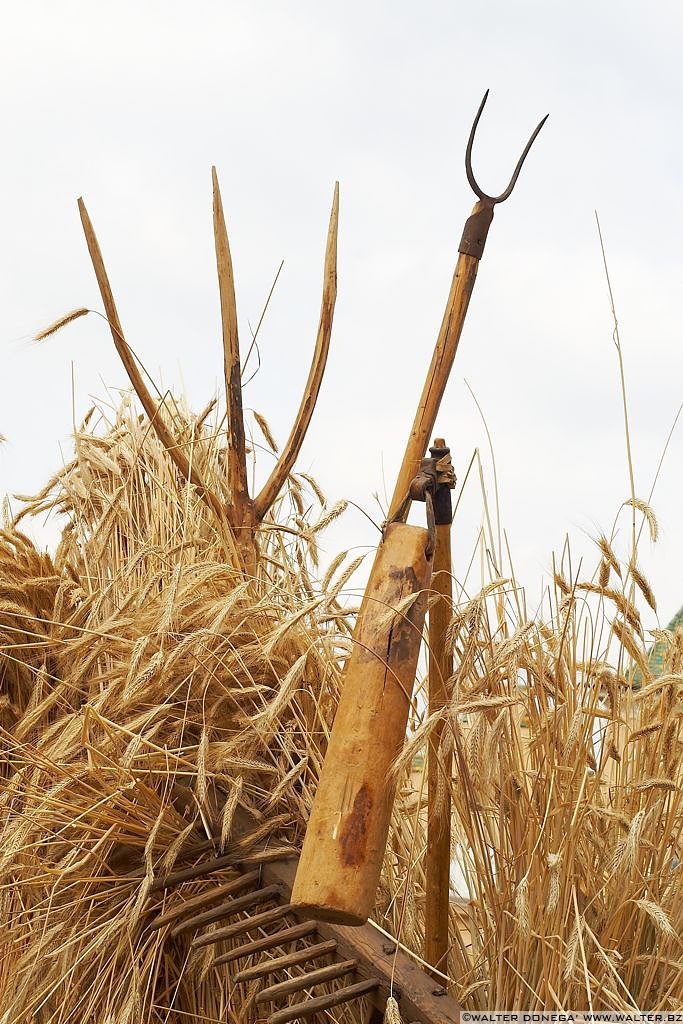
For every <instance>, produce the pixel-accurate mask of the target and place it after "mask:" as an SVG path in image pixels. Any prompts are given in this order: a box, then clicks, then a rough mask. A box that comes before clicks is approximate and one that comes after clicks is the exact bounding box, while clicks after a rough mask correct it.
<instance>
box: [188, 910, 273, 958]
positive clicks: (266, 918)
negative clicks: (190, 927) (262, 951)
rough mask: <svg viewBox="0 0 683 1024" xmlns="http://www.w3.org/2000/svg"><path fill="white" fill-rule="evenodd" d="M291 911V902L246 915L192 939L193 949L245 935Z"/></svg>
mask: <svg viewBox="0 0 683 1024" xmlns="http://www.w3.org/2000/svg"><path fill="white" fill-rule="evenodd" d="M291 912H292V908H291V906H290V904H289V903H287V905H286V906H284V907H274V908H273V909H272V910H266V911H265V912H264V913H263V914H255V915H254V916H253V917H246V918H245V919H244V920H243V921H236V922H235V924H229V925H228V926H227V928H218V929H217V931H215V932H208V933H207V934H206V935H199V936H198V937H197V938H196V939H193V940H192V947H193V949H198V948H199V947H200V946H213V945H214V944H215V943H216V942H221V941H222V940H223V939H234V938H235V937H236V936H237V935H244V933H245V932H250V931H252V929H254V928H260V927H261V926H262V925H265V924H272V923H273V921H279V920H280V919H281V918H283V917H286V916H287V914H291Z"/></svg>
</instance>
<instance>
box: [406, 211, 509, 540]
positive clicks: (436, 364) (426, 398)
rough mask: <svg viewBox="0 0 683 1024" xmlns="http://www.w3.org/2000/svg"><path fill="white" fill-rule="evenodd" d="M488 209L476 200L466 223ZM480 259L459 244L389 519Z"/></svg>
mask: <svg viewBox="0 0 683 1024" xmlns="http://www.w3.org/2000/svg"><path fill="white" fill-rule="evenodd" d="M492 211H493V208H492V207H491V208H490V215H491V217H492V216H493V212H492ZM488 212H489V210H488V208H487V207H486V205H485V204H484V203H482V202H477V203H475V204H474V207H473V209H472V214H471V216H470V218H469V220H468V222H467V223H468V224H469V223H470V222H471V221H473V220H474V222H475V223H476V222H477V218H482V217H486V215H487V213H488ZM489 223H490V220H489ZM479 258H480V257H479V256H473V255H470V253H468V252H463V251H462V243H461V251H460V253H459V255H458V262H457V263H456V266H455V272H454V274H453V280H452V282H451V290H450V292H449V294H448V301H447V302H446V309H445V311H444V315H443V320H442V322H441V329H440V330H439V335H438V337H437V339H436V346H435V348H434V354H433V355H432V361H431V364H430V366H429V370H428V371H427V379H426V380H425V384H424V388H423V389H422V394H421V396H420V401H419V404H418V407H417V412H416V413H415V419H414V420H413V426H412V428H411V431H410V435H409V437H408V443H407V445H406V450H405V454H404V456H403V462H402V463H401V468H400V470H399V474H398V479H397V480H396V486H395V487H394V494H393V497H392V499H391V504H390V505H389V515H388V517H387V518H388V519H389V520H391V519H393V517H394V516H395V515H396V514H397V512H398V511H399V509H400V508H401V505H402V503H403V502H404V500H405V497H406V495H407V493H408V490H409V488H410V484H411V482H412V480H413V479H414V478H415V476H416V474H417V472H418V470H419V468H420V459H422V457H423V456H424V454H425V452H426V450H427V444H428V443H429V438H430V437H431V436H432V431H433V429H434V424H435V423H436V416H437V413H438V411H439V406H440V405H441V399H442V398H443V395H444V391H445V390H446V384H447V383H448V378H449V376H450V372H451V370H452V369H453V361H454V359H455V353H456V352H457V350H458V342H459V341H460V335H461V334H462V329H463V325H464V323H465V317H466V316H467V308H468V306H469V304H470V298H471V296H472V289H473V288H474V282H475V281H476V279H477V270H478V269H479ZM408 508H409V506H408V507H406V508H405V509H404V512H403V515H402V519H403V520H404V521H405V519H406V517H407V515H408Z"/></svg>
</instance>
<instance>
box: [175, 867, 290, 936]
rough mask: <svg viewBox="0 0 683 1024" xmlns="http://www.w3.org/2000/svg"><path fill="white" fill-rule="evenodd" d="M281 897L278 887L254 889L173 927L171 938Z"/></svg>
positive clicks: (269, 886) (268, 886)
mask: <svg viewBox="0 0 683 1024" xmlns="http://www.w3.org/2000/svg"><path fill="white" fill-rule="evenodd" d="M257 874H258V872H257ZM281 896H282V889H281V887H280V886H279V885H267V886H266V887H265V888H264V889H255V890H254V891H253V892H248V893H246V894H245V895H244V896H240V897H238V898H237V899H236V900H227V902H225V903H220V904H219V905H218V906H217V907H212V909H211V910H205V911H203V913H201V914H195V916H194V917H188V918H187V920H186V921H181V922H180V924H178V925H176V926H175V928H174V929H173V931H172V932H171V937H172V938H175V937H176V935H180V934H181V933H182V932H187V931H190V930H191V929H193V928H194V929H195V931H196V929H197V928H201V927H202V925H205V924H213V922H214V921H220V920H221V918H223V917H232V916H233V914H238V913H239V912H240V911H241V910H246V909H247V907H253V906H254V905H255V904H258V903H266V902H267V901H268V900H273V899H278V898H279V897H281Z"/></svg>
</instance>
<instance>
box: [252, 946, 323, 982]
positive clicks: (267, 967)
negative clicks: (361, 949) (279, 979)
mask: <svg viewBox="0 0 683 1024" xmlns="http://www.w3.org/2000/svg"><path fill="white" fill-rule="evenodd" d="M336 951H337V942H336V939H328V940H327V942H318V943H317V944H316V945H315V946H305V947H304V948H303V949H297V950H295V951H294V952H293V953H287V954H286V955H285V956H279V957H277V958H276V959H275V960H265V961H264V962H263V963H262V964H254V966H253V967H246V968H245V969H244V970H243V971H239V972H238V973H237V974H236V975H235V981H254V980H255V979H256V978H263V977H265V975H267V974H276V973H277V972H278V971H286V970H288V969H289V968H290V967H297V966H298V965H299V964H306V963H309V962H311V961H313V960H318V959H319V958H320V957H323V956H327V955H328V954H329V953H335V952H336Z"/></svg>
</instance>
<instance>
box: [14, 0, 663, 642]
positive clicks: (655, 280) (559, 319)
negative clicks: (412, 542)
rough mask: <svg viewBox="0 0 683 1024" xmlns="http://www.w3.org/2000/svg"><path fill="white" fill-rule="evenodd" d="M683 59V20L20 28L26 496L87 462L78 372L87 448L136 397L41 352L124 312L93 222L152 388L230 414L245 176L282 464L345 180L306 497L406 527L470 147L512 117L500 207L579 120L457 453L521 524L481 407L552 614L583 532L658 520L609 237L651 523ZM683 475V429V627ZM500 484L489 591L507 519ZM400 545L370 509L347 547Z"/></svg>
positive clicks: (312, 8)
mask: <svg viewBox="0 0 683 1024" xmlns="http://www.w3.org/2000/svg"><path fill="white" fill-rule="evenodd" d="M682 30H683V13H681V9H680V5H678V4H674V3H662V2H660V3H652V2H650V3H647V4H646V3H629V2H619V3H617V2H612V3H598V2H596V0H592V2H590V3H586V2H582V0H578V2H577V0H572V2H571V3H547V2H530V0H517V2H515V3H514V4H511V3H509V2H496V3H487V2H479V3H467V4H465V3H455V2H450V3H439V2H436V0H423V2H422V3H415V2H412V3H404V2H396V0H394V2H388V0H386V2H383V3H372V2H367V0H366V2H365V3H357V2H349V0H346V2H345V3H343V4H331V3H327V2H324V0H323V2H321V0H318V2H299V3H294V2H291V3H290V2H282V0H281V2H279V3H277V2H256V0H251V2H244V3H237V2H230V0H227V2H226V0H224V2H221V3H209V2H202V0H195V2H194V3H193V4H188V3H182V4H180V3H175V2H169V0H165V2H163V3H160V2H139V0H138V2H135V3H133V2H128V0H118V2H117V3H115V4H114V3H92V2H88V3H86V2H81V0H72V2H67V0H60V2H59V3H54V2H35V0H33V2H32V0H24V2H23V3H21V4H16V3H9V2H5V3H4V4H3V5H2V34H1V37H0V82H1V86H2V89H1V95H2V101H1V102H2V124H3V146H2V163H1V165H0V166H1V169H0V176H1V179H2V188H1V189H0V224H1V225H2V236H1V237H2V244H1V246H0V345H2V363H1V364H0V365H1V366H2V375H1V377H0V432H2V433H3V434H4V435H6V437H7V439H8V441H7V444H6V445H4V446H2V448H1V449H0V492H3V493H13V492H17V491H19V492H22V491H23V492H26V491H31V490H34V491H35V490H37V489H38V488H39V487H40V486H41V485H42V484H43V483H44V481H45V480H46V478H47V476H48V475H49V474H51V473H52V472H53V471H54V470H55V469H56V468H57V467H58V466H59V464H60V460H61V455H60V446H61V449H62V450H63V451H68V444H69V433H70V430H71V429H72V393H71V374H72V364H73V367H74V374H75V407H76V415H77V418H78V417H79V416H81V415H82V414H83V413H84V412H85V411H86V409H87V408H88V406H89V405H90V404H91V401H90V397H89V396H90V395H99V396H102V395H105V387H109V388H116V387H119V386H123V385H125V383H126V381H125V376H124V373H123V370H122V368H121V367H120V365H119V364H118V362H117V358H116V357H115V355H114V354H113V352H112V345H111V338H110V336H109V333H108V330H107V328H106V325H105V324H104V323H103V322H102V321H100V320H99V319H96V318H92V317H87V318H85V319H83V320H80V321H78V322H77V323H75V324H74V325H73V326H72V327H70V328H68V329H67V330H65V331H64V332H62V333H61V334H59V335H57V336H56V337H55V338H53V339H50V340H49V341H47V342H45V343H44V344H43V345H41V346H36V345H32V344H30V342H29V339H30V337H31V335H32V334H33V333H34V332H35V331H36V330H38V329H40V328H41V327H42V326H44V325H45V324H46V323H48V322H50V321H51V320H53V319H54V318H56V317H57V316H59V315H60V314H62V313H63V312H66V311H67V310H69V309H71V308H73V307H76V306H81V305H86V306H90V307H93V308H96V309H100V308H101V303H100V299H99V294H98V291H97V287H96V283H95V280H94V276H93V272H92V268H91V265H90V262H89V258H88V255H87V251H86V248H85V244H84V241H83V238H82V233H81V227H80V221H79V218H78V213H77V208H76V198H77V197H78V196H79V195H81V194H82V195H83V196H84V198H85V201H86V203H87V205H88V209H89V211H90V214H91V217H92V219H93V223H94V226H95V229H96V231H97V233H98V236H99V240H100V244H101V246H102V249H103V253H104V257H105V261H106V263H107V267H108V270H109V274H110V278H111V283H112V287H113V290H114V294H115V297H116V299H117V302H118V306H119V312H120V314H121V318H122V321H123V326H124V329H125V331H126V333H127V336H128V339H129V341H130V342H131V344H132V345H133V346H134V348H135V349H136V350H137V351H138V352H139V354H140V355H141V357H142V358H143V359H144V362H145V364H146V365H147V367H148V368H149V369H150V370H151V371H152V372H153V373H154V374H155V376H156V378H157V380H159V381H160V382H163V383H164V385H166V386H172V387H174V388H177V389H183V388H184V389H185V391H186V393H187V394H188V396H189V399H190V401H191V403H192V404H193V405H194V407H195V408H197V409H198V408H199V407H200V406H202V405H203V404H204V403H205V401H206V400H207V398H208V397H210V396H211V395H212V394H213V393H214V391H215V390H216V388H217V387H219V386H220V377H221V372H222V356H221V345H220V340H219V338H220V326H219V323H220V321H219V309H218V298H217V286H216V280H215V269H214V265H213V241H212V227H211V184H210V167H211V164H212V163H215V164H216V165H217V168H218V172H219V177H220V181H221V187H222V193H223V202H224V206H225V211H226V218H227V221H228V230H229V233H230V240H231V247H232V255H233V263H234V267H235V275H236V284H237V299H238V310H239V315H240V323H241V329H242V340H243V346H244V343H245V341H246V340H247V339H248V337H249V329H248V323H249V322H251V323H252V324H253V323H255V321H256V320H257V319H258V316H259V313H260V310H261V307H262V305H263V301H264V298H265V296H266V294H267V292H268V289H269V287H270V284H271V281H272V279H273V276H274V274H275V271H276V269H277V267H278V265H279V263H280V261H281V260H282V259H284V260H285V266H284V270H283V272H282V275H281V278H280V281H279V284H278V287H277V290H276V292H275V295H274V298H273V301H272V304H271V309H270V312H269V314H268V317H267V319H266V321H265V323H264V326H263V328H262V333H261V353H262V360H263V365H262V368H261V370H260V372H259V374H258V375H257V377H256V378H255V379H254V381H253V382H252V383H251V384H249V386H248V387H247V389H246V392H245V404H246V405H247V406H250V407H253V408H256V409H257V410H259V411H260V412H262V413H263V414H264V415H265V416H266V417H267V419H268V420H269V422H270V423H271V426H272V428H273V430H274V432H275V433H276V435H277V436H278V437H279V438H280V440H284V438H285V437H286V435H287V433H288V430H289V427H290V425H291V421H292V418H293V416H294V413H295V410H296V407H297V405H298V402H299V398H300V394H301V390H302V386H303V382H304V381H305V378H306V374H307V372H308V367H309V363H310V356H311V352H312V348H313V343H314V339H315V331H316V326H317V319H318V312H319V304H320V286H321V276H322V257H323V251H324V241H325V233H326V228H327V220H328V216H329V207H330V202H331V198H332V190H333V185H334V181H335V180H336V179H339V181H340V187H341V213H340V232H339V295H338V303H337V313H336V319H335V327H334V331H333V336H332V352H331V355H330V360H329V364H328V370H327V375H326V380H325V382H324V385H323V390H322V394H321V398H320V402H319V406H318V409H317V411H316V414H315V418H314V421H313V426H312V430H311V432H310V436H309V439H308V440H307V443H306V446H305V449H304V452H303V453H302V458H301V460H300V467H301V468H304V469H307V470H309V471H311V472H312V473H313V474H314V475H315V476H317V477H318V478H319V479H320V481H321V483H322V484H323V486H324V488H325V489H326V491H327V492H328V493H329V494H330V496H331V497H348V498H351V499H353V500H354V501H356V502H358V503H359V504H360V505H362V506H363V507H364V508H366V509H368V511H370V512H371V513H372V514H377V515H379V513H378V512H377V511H376V509H375V508H374V507H373V499H372V494H373V492H374V491H375V490H380V491H381V490H382V489H383V487H384V484H383V480H386V487H387V490H389V491H391V489H392V488H393V483H394V478H395V474H396V472H397V469H398V465H399V462H400V458H401V454H402V450H403V445H404V443H405V439H406V436H407V433H408V430H409V427H410V424H411V422H412V418H413V414H414V410H415V406H416V402H417V399H418V396H419V392H420V390H421V387H422V382H423V379H424V375H425V372H426V369H427V366H428V364H429V360H430V357H431V353H432V349H433V345H434V341H435V338H436V334H437V330H438V327H439V324H440V321H441V316H442V313H443V308H444V303H445V299H446V296H447V294H448V288H449V284H450V279H451V275H452V272H453V267H454V265H455V260H456V258H457V247H458V242H459V239H460V234H461V231H462V225H463V222H464V220H465V218H466V216H467V215H468V213H469V210H470V207H471V205H472V199H473V197H472V195H471V193H470V191H469V187H468V185H467V182H466V179H465V175H464V170H463V155H464V148H465V143H466V140H467V135H468V132H469V128H470V124H471V121H472V117H473V115H474V112H475V111H476V108H477V105H478V103H479V101H480V99H481V96H482V94H483V92H484V90H485V89H486V88H487V87H490V89H491V95H490V99H489V103H488V106H487V109H486V111H485V114H484V117H483V120H482V123H481V126H480V133H479V136H478V140H477V147H476V151H475V169H476V173H477V174H478V176H479V178H480V181H481V183H482V185H483V187H484V188H486V189H487V190H489V191H493V192H498V191H500V189H502V188H503V186H504V185H505V184H506V183H507V180H508V177H509V174H510V171H511V169H512V166H513V165H514V162H515V161H516V159H517V156H518V153H519V151H520V149H521V147H522V145H523V143H524V141H525V140H526V138H527V136H528V134H529V133H530V131H531V129H532V128H533V126H534V125H535V124H536V123H537V121H538V120H539V119H540V117H541V116H542V115H543V114H545V113H546V112H548V111H550V114H551V117H550V120H549V121H548V124H547V125H546V127H545V128H544V130H543V132H542V133H541V136H540V137H539V139H538V141H537V143H536V145H535V146H534V149H533V151H532V153H531V155H530V157H529V159H528V161H527V164H526V165H525V167H524V171H523V173H522V176H521V178H520V181H519V184H518V187H517V189H516V191H515V193H514V195H513V197H512V198H511V200H510V201H509V202H508V203H506V204H505V205H504V206H502V207H500V208H499V209H498V211H497V213H496V217H495V220H494V223H493V225H492V228H491V232H490V235H489V242H488V246H487V251H486V254H485V257H484V260H483V261H482V264H481V267H480V273H479V278H478V281H477V286H476V289H475V292H474V296H473V299H472V304H471V307H470V314H469V318H468V321H467V324H466V327H465V330H464V333H463V337H462V341H461V346H460V350H459V352H458V356H457V360H456V364H455V368H454V372H453V376H452V379H451V382H450V384H449V388H448V391H447V395H446V398H445V400H444V403H443V406H442V409H441V413H440V416H439V420H438V425H437V433H438V434H442V435H444V436H445V437H446V438H447V440H448V441H449V442H450V444H451V447H452V448H453V452H454V461H455V463H456V470H457V472H458V475H459V476H460V477H461V478H462V476H463V475H464V472H465V469H466V467H467V464H468V462H469V460H470V457H471V455H472V452H473V450H474V449H475V448H476V447H479V448H480V449H481V452H482V459H483V462H484V468H485V473H486V480H487V486H488V487H489V488H490V492H491V495H492V476H491V458H490V454H489V450H488V445H487V441H486V435H485V432H484V429H483V426H482V422H481V419H480V416H479V413H478V412H477V409H476V406H475V404H474V402H473V399H472V397H471V395H470V393H469V391H468V390H467V387H466V385H465V380H467V381H468V382H469V385H470V386H471V388H472V390H473V392H474V393H475V394H476V396H477V399H478V401H479V403H480V405H481V407H482V409H483V411H484V414H485V416H486V419H487V422H488V425H489V429H490V431H491V436H492V440H493V445H494V448H495V454H496V460H497V467H498V478H499V492H500V499H501V514H502V521H503V523H504V525H505V526H506V528H507V531H508V535H509V540H510V547H511V550H512V552H513V557H514V559H515V562H516V569H517V572H518V575H519V576H520V578H521V579H522V581H523V582H525V583H526V584H527V586H528V589H529V595H530V603H531V604H533V603H534V601H535V595H537V594H538V593H539V592H540V585H541V578H542V575H543V573H544V572H546V571H547V570H548V568H549V566H550V564H551V552H552V550H553V549H558V548H559V547H560V546H561V544H562V539H563V536H564V534H565V532H567V531H568V532H569V533H570V535H571V537H572V542H573V544H574V546H575V548H576V551H577V553H579V554H581V553H585V554H586V556H587V557H588V555H589V553H590V551H591V548H590V544H589V541H588V537H589V535H592V534H595V533H596V531H597V530H599V529H604V530H606V531H608V532H609V530H610V529H611V526H612V521H613V519H614V516H615V514H616V512H617V510H618V507H619V505H620V503H621V502H622V501H623V500H624V499H625V498H626V497H627V496H628V494H629V485H628V473H627V465H626V457H625V445H624V432H623V419H622V413H621V399H620V392H619V378H618V366H617V360H616V352H615V349H614V346H613V344H612V322H611V314H610V309H609V303H608V296H607V289H606V284H605V277H604V271H603V268H602V261H601V254H600V247H599V241H598V237H597V231H596V224H595V215H594V210H596V209H597V210H598V212H599V215H600V220H601V224H602V229H603V234H604V237H605V243H606V247H607V255H608V260H609V269H610V273H611V277H612V284H613V288H614V294H615V300H616V305H617V312H618V315H619V321H620V329H621V339H622V344H623V351H624V359H625V367H626V379H627V387H628V398H629V408H630V414H631V429H632V435H633V450H634V459H635V474H636V491H637V493H638V494H639V495H640V496H643V497H647V496H648V493H649V490H650V487H651V484H652V479H653V476H654V472H655V469H656V466H657V463H658V461H659V458H660V455H661V451H662V448H663V445H664V442H665V440H666V436H667V434H668V432H669V429H670V427H671V425H672V422H673V420H674V417H675V415H676V411H677V409H678V407H679V405H680V403H681V402H682V401H683V372H682V370H683V346H682V345H681V337H682V325H681V311H680V300H679V299H680V288H681V272H682V269H683V268H682V265H681V264H682V256H681V245H680V238H681V235H682V233H683V202H682V198H681V196H682V192H683V186H682V184H681V182H683V142H682V141H681V130H680V126H681V112H682V110H683V77H682V74H681V60H680V53H681V45H682V43H683V32H682ZM243 350H244V347H243ZM682 461H683V423H682V424H681V425H680V429H679V431H677V432H676V433H675V434H674V437H673V439H672V442H671V445H670V449H669V452H668V456H667V459H666V461H665V464H664V466H663V469H662V473H661V477H660V480H659V483H658V485H657V489H656V491H655V495H654V499H653V502H654V505H655V508H656V510H657V513H658V516H659V519H660V522H661V539H660V541H659V543H658V544H657V545H656V546H655V547H652V546H651V545H650V544H649V541H645V542H644V543H643V546H642V553H641V557H642V561H643V565H644V567H645V570H646V572H647V573H648V574H649V576H650V578H651V581H652V583H653V584H654V587H655V591H656V593H657V594H658V597H659V603H660V617H661V620H662V622H663V623H664V622H666V621H667V620H668V619H669V618H670V617H671V615H672V614H673V613H674V612H675V611H676V610H677V609H678V607H679V605H680V604H681V602H683V580H681V566H682V562H683V530H682V529H681V510H682V507H683V483H682V478H681V464H682ZM266 468H267V467H266ZM264 472H265V469H264ZM471 483H474V484H475V486H473V487H470V485H468V489H467V492H466V494H465V497H464V499H463V502H462V504H461V507H460V510H459V512H458V518H457V520H456V523H455V527H454V530H455V533H454V548H455V551H456V569H457V571H458V572H459V573H462V572H463V568H464V566H465V565H466V563H467V561H468V560H469V556H470V553H471V551H472V546H473V542H474V539H475V537H476V532H477V530H478V527H479V525H480V518H481V500H480V496H479V494H478V493H477V488H478V484H477V482H476V480H475V479H474V478H472V480H471ZM372 542H373V531H372V528H371V527H369V525H368V524H367V522H366V520H365V519H364V518H363V517H362V516H361V515H360V513H357V512H355V511H353V510H352V511H351V512H350V513H349V514H348V516H347V517H346V520H345V523H344V525H343V527H340V528H339V530H338V531H337V532H336V533H334V534H333V535H331V536H330V540H329V546H330V547H336V546H337V545H338V544H341V543H343V544H345V545H349V544H354V545H363V544H369V543H372ZM590 561H591V565H592V563H593V561H594V559H593V557H592V555H591V556H590ZM652 624H654V623H653V622H652Z"/></svg>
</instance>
